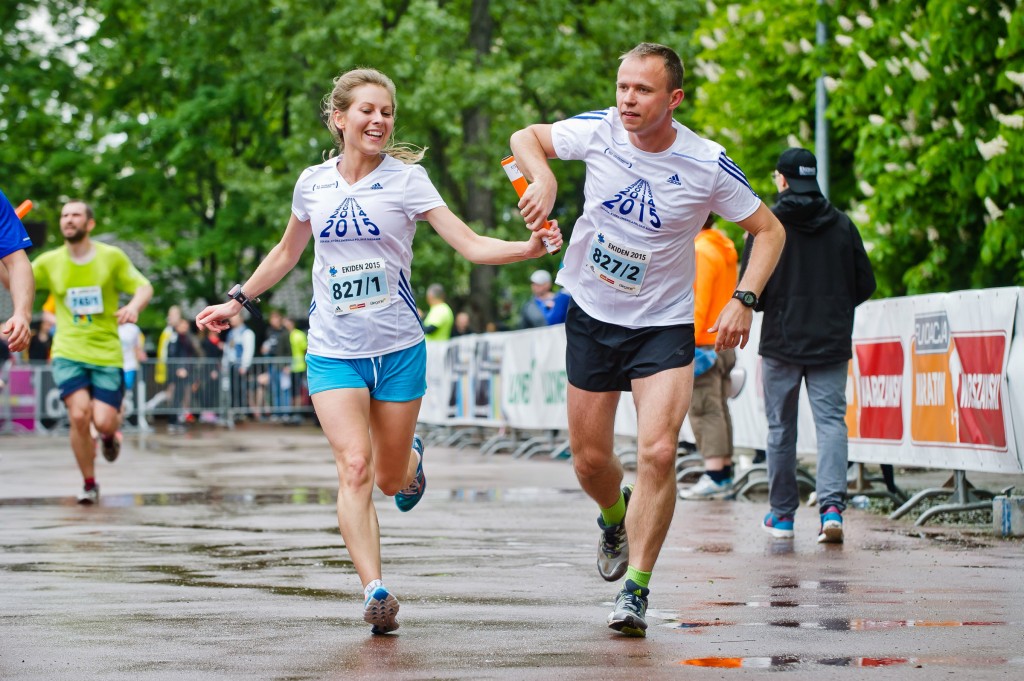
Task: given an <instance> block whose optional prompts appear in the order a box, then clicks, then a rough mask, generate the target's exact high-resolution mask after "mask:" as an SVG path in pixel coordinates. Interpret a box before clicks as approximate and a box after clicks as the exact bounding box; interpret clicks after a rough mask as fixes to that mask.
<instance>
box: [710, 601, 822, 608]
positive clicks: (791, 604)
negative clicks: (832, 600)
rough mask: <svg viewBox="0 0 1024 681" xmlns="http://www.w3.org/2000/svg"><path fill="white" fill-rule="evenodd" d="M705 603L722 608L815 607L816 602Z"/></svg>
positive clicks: (816, 605)
mask: <svg viewBox="0 0 1024 681" xmlns="http://www.w3.org/2000/svg"><path fill="white" fill-rule="evenodd" d="M705 605H717V606H720V607H724V608H735V607H746V608H817V607H820V606H819V605H818V604H817V603H799V602H797V601H777V600H770V601H708V602H707V603H705Z"/></svg>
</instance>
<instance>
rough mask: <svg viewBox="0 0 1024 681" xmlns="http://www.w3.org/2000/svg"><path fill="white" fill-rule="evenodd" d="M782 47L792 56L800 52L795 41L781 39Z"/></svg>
mask: <svg viewBox="0 0 1024 681" xmlns="http://www.w3.org/2000/svg"><path fill="white" fill-rule="evenodd" d="M782 49H783V50H785V52H786V54H788V55H789V56H790V57H792V56H793V55H795V54H799V53H800V46H799V45H797V44H796V43H791V42H789V41H788V40H783V41H782Z"/></svg>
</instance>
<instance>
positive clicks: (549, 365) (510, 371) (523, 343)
mask: <svg viewBox="0 0 1024 681" xmlns="http://www.w3.org/2000/svg"><path fill="white" fill-rule="evenodd" d="M504 336H505V337H506V338H507V339H508V344H507V345H506V347H505V363H504V365H503V370H502V374H503V380H502V387H503V390H502V400H501V403H502V406H503V409H504V411H505V417H506V418H507V419H508V425H510V426H512V427H513V428H525V429H529V430H533V429H543V430H565V429H566V428H568V424H569V419H568V415H567V413H566V406H565V405H566V388H567V382H566V379H565V326H563V325H562V324H558V325H556V326H546V327H541V328H539V329H526V330H523V331H511V332H509V333H506V334H504Z"/></svg>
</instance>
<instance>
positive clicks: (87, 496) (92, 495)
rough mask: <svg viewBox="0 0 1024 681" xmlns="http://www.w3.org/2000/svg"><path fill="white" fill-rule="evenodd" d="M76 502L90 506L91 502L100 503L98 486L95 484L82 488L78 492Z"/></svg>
mask: <svg viewBox="0 0 1024 681" xmlns="http://www.w3.org/2000/svg"><path fill="white" fill-rule="evenodd" d="M78 503H80V504H82V505H83V506H91V505H92V504H98V503H100V486H99V485H96V486H94V487H92V488H90V489H85V488H84V487H83V488H82V491H81V492H79V493H78Z"/></svg>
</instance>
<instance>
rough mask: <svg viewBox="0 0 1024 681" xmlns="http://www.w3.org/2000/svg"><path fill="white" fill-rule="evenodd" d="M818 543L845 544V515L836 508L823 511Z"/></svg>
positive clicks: (831, 507)
mask: <svg viewBox="0 0 1024 681" xmlns="http://www.w3.org/2000/svg"><path fill="white" fill-rule="evenodd" d="M818 543H819V544H842V543H843V514H842V512H840V510H839V509H838V508H836V507H835V506H829V507H828V508H823V509H821V530H820V531H819V532H818Z"/></svg>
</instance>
